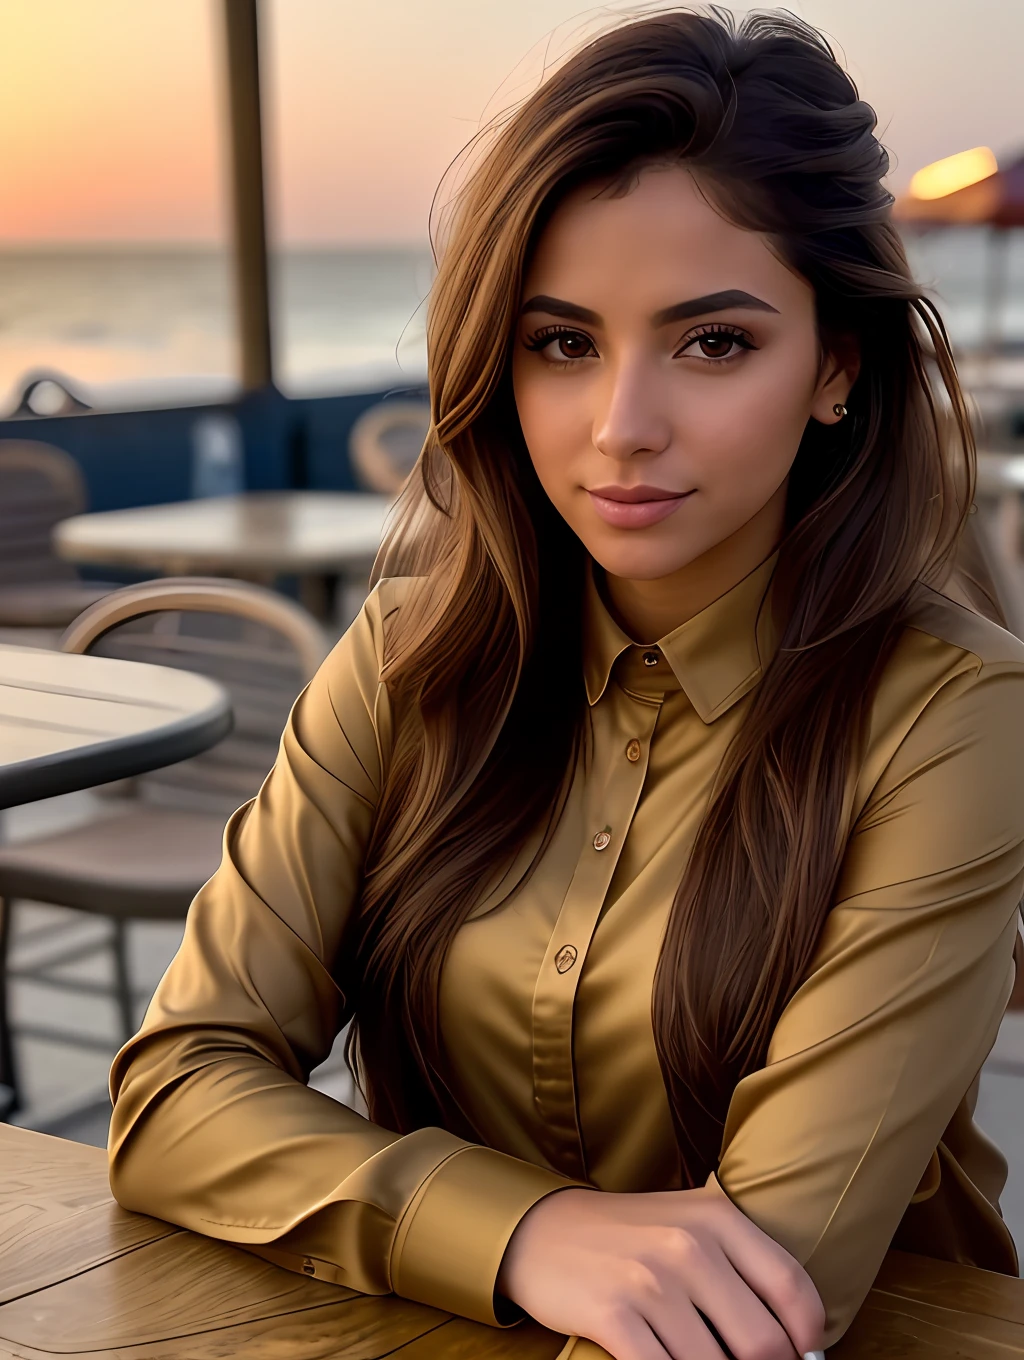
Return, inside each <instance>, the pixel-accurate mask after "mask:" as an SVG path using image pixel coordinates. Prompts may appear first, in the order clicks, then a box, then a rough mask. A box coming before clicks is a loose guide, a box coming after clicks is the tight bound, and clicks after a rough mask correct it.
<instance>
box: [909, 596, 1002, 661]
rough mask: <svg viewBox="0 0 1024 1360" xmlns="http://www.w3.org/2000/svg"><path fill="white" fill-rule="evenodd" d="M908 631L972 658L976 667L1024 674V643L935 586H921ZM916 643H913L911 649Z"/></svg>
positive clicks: (912, 602)
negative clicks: (1018, 671)
mask: <svg viewBox="0 0 1024 1360" xmlns="http://www.w3.org/2000/svg"><path fill="white" fill-rule="evenodd" d="M904 618H905V624H906V628H907V629H908V630H909V631H910V632H911V633H916V634H918V635H920V636H922V637H924V638H929V639H931V640H932V642H933V643H936V644H939V647H940V648H941V647H942V646H943V645H944V647H945V648H946V649H947V650H948V651H949V653H950V660H952V659H953V657H954V655H956V656H959V657H962V658H968V657H970V658H972V659H973V661H974V663H975V665H976V666H978V667H979V668H980V667H981V666H988V667H1000V668H1002V667H1006V668H1008V669H1010V670H1015V669H1020V670H1022V671H1024V642H1021V640H1020V638H1017V637H1014V635H1013V634H1012V633H1008V632H1007V631H1006V629H1005V628H1000V627H999V625H998V624H996V623H993V622H992V621H991V619H986V618H984V617H983V616H982V615H981V614H977V613H975V611H974V610H973V609H970V608H968V607H967V606H966V605H964V604H960V603H958V602H957V601H956V600H952V599H950V598H949V596H948V595H943V594H941V593H940V592H939V591H937V590H932V589H931V587H929V586H926V585H922V584H920V583H919V584H918V585H917V586H916V587H915V588H914V591H913V594H912V595H911V597H910V600H909V602H908V607H907V611H906V614H905V616H904ZM912 645H913V641H912V640H911V646H912Z"/></svg>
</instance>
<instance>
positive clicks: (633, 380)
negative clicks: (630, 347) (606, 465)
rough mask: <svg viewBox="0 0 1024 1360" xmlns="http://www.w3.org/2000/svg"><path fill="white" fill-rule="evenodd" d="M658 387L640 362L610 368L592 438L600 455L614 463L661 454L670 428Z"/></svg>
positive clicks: (636, 360)
mask: <svg viewBox="0 0 1024 1360" xmlns="http://www.w3.org/2000/svg"><path fill="white" fill-rule="evenodd" d="M659 386H660V385H659V383H658V381H657V378H656V376H655V375H653V374H651V373H650V372H648V371H647V369H646V366H645V364H644V363H643V361H642V360H641V359H635V360H632V361H629V362H623V363H621V364H619V365H618V366H617V367H615V368H614V369H611V368H610V369H609V371H608V381H607V387H606V388H605V390H604V392H603V394H602V408H601V409H600V410H599V411H598V412H597V413H596V414H595V419H594V429H593V435H592V438H593V441H594V447H595V448H596V449H597V450H598V452H599V453H603V454H604V455H605V457H606V458H614V459H615V460H616V461H617V462H626V461H628V460H629V459H631V458H634V457H635V456H637V455H638V454H639V455H643V454H647V455H657V454H659V453H664V451H665V449H667V448H668V446H669V443H670V441H671V438H672V425H671V421H670V420H669V417H668V412H667V410H666V409H665V406H664V402H663V397H662V394H661V393H660V392H659Z"/></svg>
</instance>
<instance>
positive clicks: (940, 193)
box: [910, 146, 999, 199]
mask: <svg viewBox="0 0 1024 1360" xmlns="http://www.w3.org/2000/svg"><path fill="white" fill-rule="evenodd" d="M998 168H999V166H998V165H997V163H996V158H995V156H994V155H993V153H992V152H991V151H990V150H989V148H988V147H987V146H975V147H972V148H971V150H970V151H958V152H957V153H956V155H955V156H946V157H944V159H943V160H941V161H934V162H933V163H932V164H931V165H926V166H924V167H923V168H922V169H921V170H918V172H917V174H916V175H914V176H913V178H912V179H911V181H910V192H911V194H913V196H914V197H915V198H924V199H930V198H945V196H946V195H947V194H953V193H956V191H957V190H958V189H966V188H967V186H968V185H969V184H977V183H978V181H979V180H983V179H988V177H989V175H994V174H995V172H996V171H997V170H998Z"/></svg>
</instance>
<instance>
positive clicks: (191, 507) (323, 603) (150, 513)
mask: <svg viewBox="0 0 1024 1360" xmlns="http://www.w3.org/2000/svg"><path fill="white" fill-rule="evenodd" d="M390 505H391V502H390V500H389V499H388V497H387V496H374V495H369V494H361V493H357V492H352V493H349V492H341V491H249V492H244V493H242V494H241V495H237V496H214V497H210V498H209V499H207V500H194V501H175V502H173V503H171V504H168V505H145V506H140V507H139V508H138V509H134V510H107V511H103V512H100V513H97V514H88V515H74V516H72V517H71V518H70V519H66V520H64V521H63V522H62V523H61V524H58V525H57V527H56V529H55V531H54V540H53V541H54V546H55V548H56V551H57V553H58V554H59V555H60V556H61V557H63V558H66V559H68V560H69V561H72V562H78V563H89V564H91V565H102V566H122V567H133V568H139V567H141V568H143V569H146V570H153V571H159V572H164V573H166V574H168V575H173V576H185V575H196V574H213V575H229V576H242V577H245V578H247V579H250V580H257V581H266V580H269V579H272V578H273V577H274V576H277V575H296V576H298V577H299V578H300V579H301V581H302V582H303V583H304V590H303V595H304V600H305V602H306V603H307V605H309V606H310V607H311V608H312V609H313V611H314V613H316V614H318V616H320V617H324V616H325V614H327V613H329V612H330V607H331V601H330V600H329V599H328V593H329V591H328V586H327V585H325V584H324V583H325V581H329V580H330V578H332V577H333V578H342V579H343V578H345V577H351V576H353V575H355V574H359V575H361V576H362V577H363V578H365V576H366V574H367V573H368V572H369V569H370V567H371V565H372V563H373V559H374V557H375V556H376V552H377V548H378V545H379V544H380V539H381V533H382V531H383V528H384V519H385V516H386V515H387V512H388V509H389V508H390Z"/></svg>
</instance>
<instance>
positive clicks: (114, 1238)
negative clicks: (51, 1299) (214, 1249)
mask: <svg viewBox="0 0 1024 1360" xmlns="http://www.w3.org/2000/svg"><path fill="white" fill-rule="evenodd" d="M175 1232H178V1229H176V1228H174V1227H172V1226H171V1225H170V1224H169V1223H161V1222H159V1221H158V1220H157V1219H155V1218H146V1217H145V1216H144V1215H142V1214H129V1213H126V1212H125V1211H124V1210H123V1209H121V1208H120V1207H119V1206H118V1205H117V1204H115V1203H114V1201H113V1199H112V1198H111V1195H110V1187H109V1184H108V1181H107V1158H106V1153H105V1152H104V1151H103V1149H102V1148H93V1147H85V1146H83V1145H82V1144H79V1143H69V1142H68V1141H67V1140H66V1139H63V1138H50V1137H47V1136H45V1135H44V1134H36V1133H29V1132H28V1131H27V1130H24V1129H16V1128H12V1127H11V1126H10V1125H8V1124H0V1304H3V1303H6V1302H9V1301H12V1300H14V1299H16V1298H19V1297H21V1296H23V1295H26V1294H30V1293H32V1292H33V1291H35V1290H39V1289H43V1288H45V1287H47V1286H48V1285H52V1284H53V1283H55V1282H56V1281H58V1280H63V1279H67V1278H69V1277H70V1276H73V1275H78V1274H81V1273H82V1272H83V1271H86V1270H89V1269H91V1268H92V1267H93V1266H96V1265H99V1264H100V1263H102V1262H104V1261H109V1260H112V1259H114V1258H115V1257H117V1256H121V1255H123V1254H124V1253H126V1252H130V1251H134V1250H135V1249H136V1248H137V1247H139V1246H141V1245H143V1244H145V1243H147V1242H153V1241H156V1240H158V1239H160V1238H163V1237H168V1236H170V1235H171V1234H172V1233H175Z"/></svg>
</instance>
